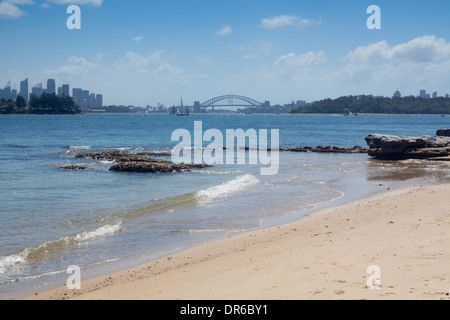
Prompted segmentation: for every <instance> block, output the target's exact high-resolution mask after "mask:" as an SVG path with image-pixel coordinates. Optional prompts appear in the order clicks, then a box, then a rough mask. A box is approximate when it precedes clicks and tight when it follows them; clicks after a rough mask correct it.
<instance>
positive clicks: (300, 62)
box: [274, 51, 327, 68]
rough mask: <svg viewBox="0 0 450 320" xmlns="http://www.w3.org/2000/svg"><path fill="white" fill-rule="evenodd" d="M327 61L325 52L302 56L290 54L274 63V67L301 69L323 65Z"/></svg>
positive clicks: (308, 53)
mask: <svg viewBox="0 0 450 320" xmlns="http://www.w3.org/2000/svg"><path fill="white" fill-rule="evenodd" d="M326 61H327V57H326V54H325V52H323V51H319V52H312V51H309V52H307V53H305V54H302V55H295V54H294V53H289V54H287V55H284V56H281V57H280V58H279V59H278V60H277V61H275V62H274V65H275V66H282V67H287V68H299V67H307V66H313V65H317V64H322V63H325V62H326Z"/></svg>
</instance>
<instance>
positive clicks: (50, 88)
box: [46, 79, 56, 94]
mask: <svg viewBox="0 0 450 320" xmlns="http://www.w3.org/2000/svg"><path fill="white" fill-rule="evenodd" d="M46 92H47V93H48V94H54V93H56V82H55V79H48V80H47V90H46Z"/></svg>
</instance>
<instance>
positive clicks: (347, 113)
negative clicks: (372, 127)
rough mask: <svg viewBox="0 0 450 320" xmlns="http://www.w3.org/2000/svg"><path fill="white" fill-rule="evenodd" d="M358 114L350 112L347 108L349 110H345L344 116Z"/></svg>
mask: <svg viewBox="0 0 450 320" xmlns="http://www.w3.org/2000/svg"><path fill="white" fill-rule="evenodd" d="M357 115H358V114H357V113H352V112H350V111H349V110H347V111H345V112H344V116H347V117H348V116H357Z"/></svg>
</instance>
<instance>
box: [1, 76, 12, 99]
mask: <svg viewBox="0 0 450 320" xmlns="http://www.w3.org/2000/svg"><path fill="white" fill-rule="evenodd" d="M2 98H3V99H5V100H9V99H11V81H8V83H7V84H6V86H5V88H4V89H3V96H2Z"/></svg>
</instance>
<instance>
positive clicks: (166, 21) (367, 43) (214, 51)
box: [0, 0, 450, 106]
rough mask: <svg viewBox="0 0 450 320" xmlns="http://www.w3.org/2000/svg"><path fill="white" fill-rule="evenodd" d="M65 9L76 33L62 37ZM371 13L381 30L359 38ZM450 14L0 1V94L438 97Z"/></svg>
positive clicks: (446, 75) (157, 99)
mask: <svg viewBox="0 0 450 320" xmlns="http://www.w3.org/2000/svg"><path fill="white" fill-rule="evenodd" d="M72 4H75V5H78V6H79V7H80V9H81V30H69V29H68V28H67V27H66V21H67V19H68V18H69V16H70V14H67V13H66V10H67V7H68V6H69V5H72ZM372 4H375V5H378V6H379V7H380V9H381V30H369V29H368V28H367V26H366V21H367V19H368V18H369V16H370V14H367V13H366V10H367V8H368V7H369V6H370V5H372ZM449 13H450V3H449V2H448V0H434V1H411V0H410V1H403V0H396V1H379V0H375V1H365V0H351V1H331V0H316V1H310V0H305V1H300V0H295V1H294V0H277V1H274V0H270V1H269V0H259V1H248V0H240V1H235V0H227V1H218V0H209V1H205V0H189V1H188V0H159V1H151V0H150V1H149V0H145V1H144V0H127V1H125V0H0V35H1V39H2V49H3V50H1V52H0V86H3V85H4V84H6V83H7V82H8V81H9V79H11V83H12V86H13V87H14V86H15V87H16V88H17V89H18V88H19V83H20V81H21V80H23V79H25V78H26V77H28V78H29V81H30V87H31V86H32V85H35V84H37V83H39V82H42V83H43V85H44V87H45V85H46V79H47V78H55V79H56V82H57V85H61V84H62V83H70V85H71V87H72V88H73V87H81V88H83V89H88V90H90V91H91V92H95V93H102V94H103V95H104V103H105V104H133V105H138V106H146V105H148V104H150V105H156V104H157V103H164V104H166V105H173V104H178V103H179V100H180V97H183V101H185V102H186V103H188V104H192V103H193V101H194V100H199V101H200V102H203V101H205V100H208V99H209V98H212V97H214V96H218V95H222V94H228V93H234V94H241V95H246V96H249V97H251V98H254V99H256V100H259V101H265V100H270V101H271V102H272V104H275V103H280V104H284V103H289V102H290V101H292V100H306V101H313V100H318V99H323V98H335V97H338V96H342V95H349V94H374V95H383V96H391V95H392V94H393V92H394V91H395V90H396V89H397V88H398V89H399V90H400V91H401V92H402V94H404V95H411V94H413V95H418V93H419V90H420V89H426V90H427V91H428V92H433V91H438V94H439V95H444V94H446V93H450V22H448V16H449Z"/></svg>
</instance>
